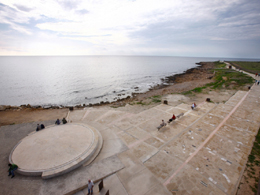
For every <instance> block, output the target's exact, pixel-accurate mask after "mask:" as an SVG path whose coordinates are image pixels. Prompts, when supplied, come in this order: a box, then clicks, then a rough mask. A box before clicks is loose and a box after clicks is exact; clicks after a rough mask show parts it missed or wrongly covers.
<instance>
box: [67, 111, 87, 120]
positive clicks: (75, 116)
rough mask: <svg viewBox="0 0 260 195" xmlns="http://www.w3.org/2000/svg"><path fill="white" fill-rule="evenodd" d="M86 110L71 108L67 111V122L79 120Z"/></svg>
mask: <svg viewBox="0 0 260 195" xmlns="http://www.w3.org/2000/svg"><path fill="white" fill-rule="evenodd" d="M85 113H86V110H73V111H69V115H68V121H69V122H79V121H80V120H81V119H82V117H83V116H84V115H85Z"/></svg>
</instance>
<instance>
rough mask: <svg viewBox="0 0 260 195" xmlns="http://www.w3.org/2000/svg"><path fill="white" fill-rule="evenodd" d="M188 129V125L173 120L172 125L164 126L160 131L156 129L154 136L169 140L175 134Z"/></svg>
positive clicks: (165, 140)
mask: <svg viewBox="0 0 260 195" xmlns="http://www.w3.org/2000/svg"><path fill="white" fill-rule="evenodd" d="M185 129H186V126H184V125H182V124H179V123H177V122H172V123H171V124H170V125H167V126H166V127H163V128H161V129H160V131H154V132H153V135H154V137H156V138H158V139H160V140H163V141H164V142H167V141H169V140H171V139H173V138H174V137H175V136H177V135H179V134H180V133H181V132H182V131H184V130H185Z"/></svg>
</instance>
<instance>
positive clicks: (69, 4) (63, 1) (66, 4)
mask: <svg viewBox="0 0 260 195" xmlns="http://www.w3.org/2000/svg"><path fill="white" fill-rule="evenodd" d="M58 3H59V4H60V5H61V6H62V7H63V8H64V9H65V10H73V9H76V8H77V7H78V4H79V1H71V0H60V1H58Z"/></svg>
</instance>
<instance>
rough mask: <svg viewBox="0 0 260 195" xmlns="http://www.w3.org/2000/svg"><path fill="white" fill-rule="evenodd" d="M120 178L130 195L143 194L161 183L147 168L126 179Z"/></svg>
mask: <svg viewBox="0 0 260 195" xmlns="http://www.w3.org/2000/svg"><path fill="white" fill-rule="evenodd" d="M119 178H120V177H119ZM120 180H121V182H122V184H123V185H124V187H125V189H126V191H127V192H128V194H129V195H143V194H145V193H147V192H148V191H150V189H151V188H153V187H154V186H155V185H158V183H159V182H158V180H157V179H156V177H155V176H154V175H153V174H152V173H151V172H150V171H149V170H148V169H146V168H145V169H143V170H141V171H140V172H137V173H136V174H134V175H132V176H131V177H130V178H127V179H126V180H122V179H121V178H120Z"/></svg>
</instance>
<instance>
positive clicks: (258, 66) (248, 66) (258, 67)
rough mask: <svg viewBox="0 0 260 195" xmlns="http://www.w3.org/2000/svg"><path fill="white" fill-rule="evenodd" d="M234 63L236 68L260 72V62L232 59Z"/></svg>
mask: <svg viewBox="0 0 260 195" xmlns="http://www.w3.org/2000/svg"><path fill="white" fill-rule="evenodd" d="M230 63H231V64H232V65H234V66H235V67H236V68H241V69H242V70H245V71H248V72H251V73H259V72H260V62H242V61H239V62H238V61H231V62H230Z"/></svg>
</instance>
